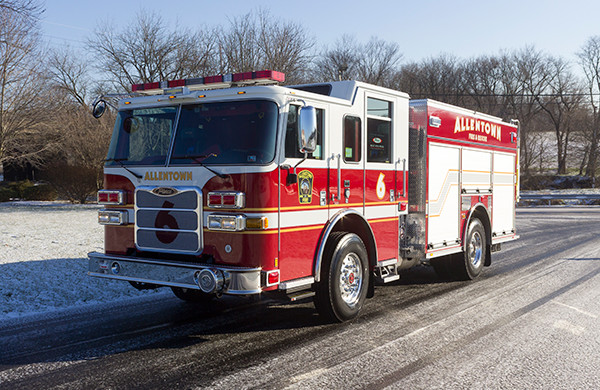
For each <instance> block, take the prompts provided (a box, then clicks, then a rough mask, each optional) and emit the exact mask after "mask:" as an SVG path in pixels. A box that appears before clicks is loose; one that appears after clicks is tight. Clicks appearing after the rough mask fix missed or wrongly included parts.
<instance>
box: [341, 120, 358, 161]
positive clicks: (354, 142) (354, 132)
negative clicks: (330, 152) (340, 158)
mask: <svg viewBox="0 0 600 390" xmlns="http://www.w3.org/2000/svg"><path fill="white" fill-rule="evenodd" d="M360 125H361V123H360V118H358V117H355V116H346V117H345V118H344V161H346V162H359V161H360V160H361V157H362V156H361V145H362V143H361V140H362V132H361V128H360Z"/></svg>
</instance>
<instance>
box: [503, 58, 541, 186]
mask: <svg viewBox="0 0 600 390" xmlns="http://www.w3.org/2000/svg"><path fill="white" fill-rule="evenodd" d="M500 69H501V80H502V88H503V90H504V94H503V99H502V100H503V101H502V104H501V106H502V108H503V110H502V111H500V112H499V113H498V114H499V116H501V117H503V118H518V119H519V121H520V123H521V145H520V147H521V159H520V162H521V172H522V174H523V175H524V176H528V175H530V174H531V172H530V169H531V168H533V166H534V164H535V155H536V153H535V151H534V150H533V149H532V147H533V140H534V139H535V135H534V134H533V133H534V132H536V131H541V130H543V128H540V126H539V125H540V120H539V118H540V114H541V110H542V109H541V107H540V105H539V103H538V101H539V99H540V95H542V94H544V93H545V92H546V91H547V88H548V82H549V79H550V73H549V69H548V61H547V56H546V55H545V54H544V53H542V52H541V51H538V50H536V49H535V48H533V47H525V48H524V49H521V50H518V51H514V52H512V53H510V54H503V55H502V56H501V57H500Z"/></svg>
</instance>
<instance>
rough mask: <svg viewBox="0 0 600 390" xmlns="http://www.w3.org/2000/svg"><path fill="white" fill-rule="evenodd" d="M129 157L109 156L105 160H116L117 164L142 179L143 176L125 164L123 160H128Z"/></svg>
mask: <svg viewBox="0 0 600 390" xmlns="http://www.w3.org/2000/svg"><path fill="white" fill-rule="evenodd" d="M127 160H128V159H127V158H107V159H105V160H104V161H106V162H108V161H114V162H116V163H117V164H119V165H120V166H121V168H123V169H125V170H126V171H127V172H129V173H131V174H132V175H133V176H135V177H137V178H138V179H141V178H142V177H143V176H142V175H140V174H139V173H135V172H134V171H132V170H131V169H129V168H127V166H126V165H125V164H123V161H127Z"/></svg>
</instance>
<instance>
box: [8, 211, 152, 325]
mask: <svg viewBox="0 0 600 390" xmlns="http://www.w3.org/2000/svg"><path fill="white" fill-rule="evenodd" d="M97 211H98V206H96V205H71V204H68V203H67V204H65V203H58V202H7V203H0V321H2V320H6V319H10V318H17V317H23V316H27V315H31V314H35V313H48V312H52V311H56V310H59V309H63V308H71V307H78V306H85V305H92V304H96V303H102V302H110V301H114V300H120V299H123V298H127V297H140V296H146V295H148V294H156V292H155V291H153V290H150V291H142V292H140V291H137V290H136V289H134V288H133V287H131V286H130V285H129V284H128V283H126V282H118V281H111V280H100V279H97V278H92V277H90V276H87V267H88V259H87V253H88V252H91V251H103V248H104V244H103V239H104V230H103V228H102V226H100V225H98V222H97Z"/></svg>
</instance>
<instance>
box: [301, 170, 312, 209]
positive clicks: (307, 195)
mask: <svg viewBox="0 0 600 390" xmlns="http://www.w3.org/2000/svg"><path fill="white" fill-rule="evenodd" d="M313 178H314V175H313V174H312V172H310V171H306V170H304V171H301V172H300V173H299V174H298V199H299V201H300V204H308V203H311V202H312V189H313Z"/></svg>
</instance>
